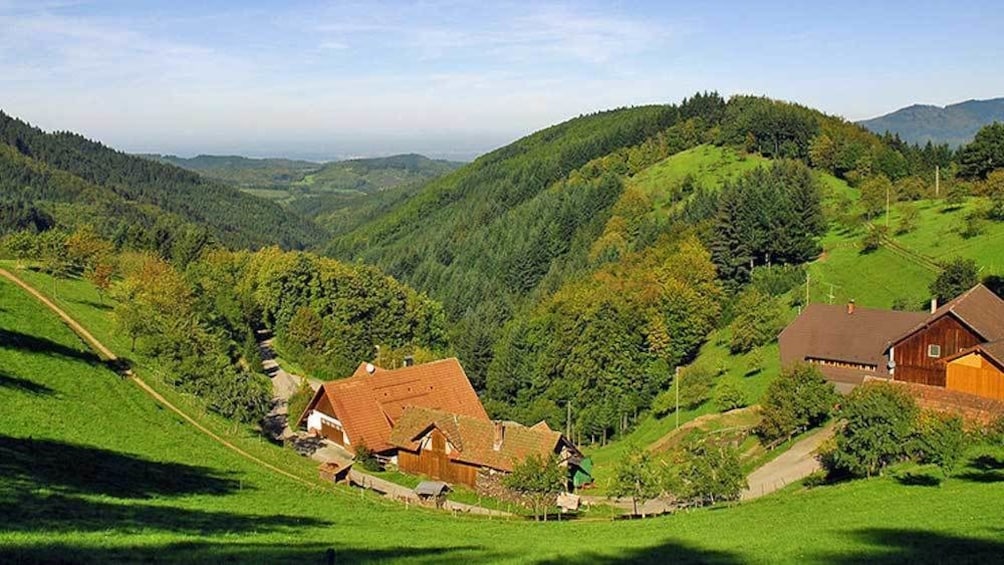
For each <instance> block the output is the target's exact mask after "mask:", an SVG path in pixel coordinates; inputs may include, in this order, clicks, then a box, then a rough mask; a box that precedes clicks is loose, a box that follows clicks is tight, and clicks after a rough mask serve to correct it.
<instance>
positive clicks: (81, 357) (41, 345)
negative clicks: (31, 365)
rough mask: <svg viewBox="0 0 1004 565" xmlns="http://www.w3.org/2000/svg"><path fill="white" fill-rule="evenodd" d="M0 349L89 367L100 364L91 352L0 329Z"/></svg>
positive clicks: (98, 358) (98, 359) (99, 359)
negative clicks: (51, 356)
mask: <svg viewBox="0 0 1004 565" xmlns="http://www.w3.org/2000/svg"><path fill="white" fill-rule="evenodd" d="M0 349H21V350H24V351H28V352H31V353H41V354H44V355H54V356H57V357H64V358H67V359H73V360H77V361H83V362H85V363H89V364H91V365H98V364H100V363H101V358H100V357H98V356H97V355H95V354H94V353H93V352H91V351H86V350H81V349H74V348H73V347H68V346H66V345H63V344H62V343H58V342H55V341H52V340H51V339H46V338H44V337H38V336H34V335H30V334H26V333H21V332H19V331H13V330H5V329H2V328H0Z"/></svg>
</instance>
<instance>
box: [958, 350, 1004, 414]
mask: <svg viewBox="0 0 1004 565" xmlns="http://www.w3.org/2000/svg"><path fill="white" fill-rule="evenodd" d="M947 362H948V364H947V366H946V368H945V369H946V371H945V372H946V379H945V380H946V382H945V388H947V389H949V390H957V391H959V392H965V393H968V394H974V395H976V396H982V397H984V398H992V399H994V400H1004V341H996V342H992V343H984V344H980V345H977V346H976V347H973V348H970V349H966V350H963V351H961V352H959V353H958V354H956V355H954V356H952V357H949V358H948V359H947Z"/></svg>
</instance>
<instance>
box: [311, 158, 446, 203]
mask: <svg viewBox="0 0 1004 565" xmlns="http://www.w3.org/2000/svg"><path fill="white" fill-rule="evenodd" d="M461 166H463V163H457V162H454V161H445V160H442V159H429V158H428V157H424V156H422V155H416V154H414V153H410V154H406V155H393V156H390V157H375V158H370V159H349V160H346V161H335V162H333V163H326V164H325V165H324V166H322V167H321V168H319V169H317V170H316V171H313V172H310V173H308V174H306V175H305V176H304V177H303V178H302V179H300V180H298V181H296V182H294V183H293V187H295V188H297V189H303V190H308V191H310V192H362V193H372V192H379V191H381V190H387V189H389V188H395V187H398V186H401V185H405V184H410V183H419V182H423V181H427V180H430V179H434V178H436V177H439V176H442V175H445V174H446V173H449V172H451V171H454V170H456V169H458V168H460V167H461Z"/></svg>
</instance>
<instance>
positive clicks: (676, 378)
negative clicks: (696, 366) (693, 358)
mask: <svg viewBox="0 0 1004 565" xmlns="http://www.w3.org/2000/svg"><path fill="white" fill-rule="evenodd" d="M673 381H674V382H673V388H675V389H676V410H675V412H676V429H680V366H679V365H677V366H676V375H675V376H674V377H673Z"/></svg>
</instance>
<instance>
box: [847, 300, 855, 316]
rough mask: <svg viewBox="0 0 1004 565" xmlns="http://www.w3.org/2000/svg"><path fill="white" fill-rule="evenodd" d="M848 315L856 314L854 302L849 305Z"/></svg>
mask: <svg viewBox="0 0 1004 565" xmlns="http://www.w3.org/2000/svg"><path fill="white" fill-rule="evenodd" d="M847 313H848V314H853V313H854V300H851V301H850V302H848V303H847Z"/></svg>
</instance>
